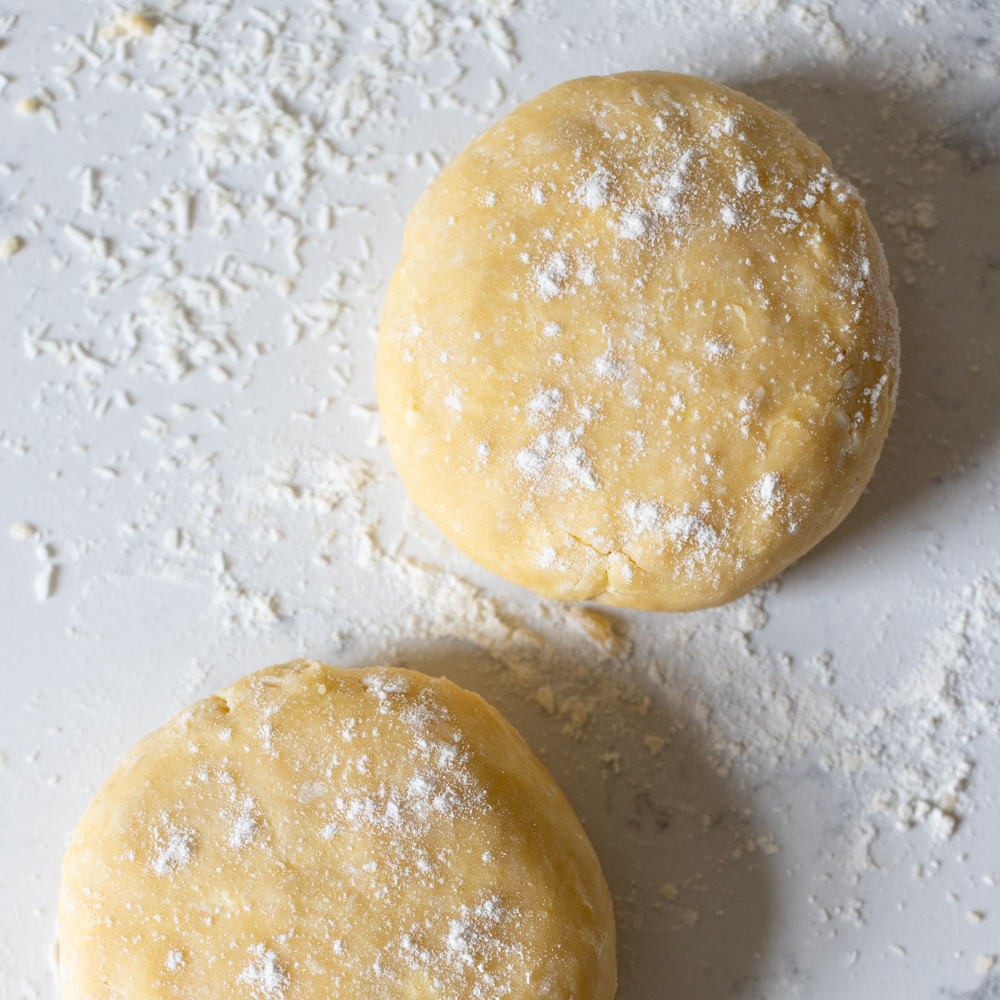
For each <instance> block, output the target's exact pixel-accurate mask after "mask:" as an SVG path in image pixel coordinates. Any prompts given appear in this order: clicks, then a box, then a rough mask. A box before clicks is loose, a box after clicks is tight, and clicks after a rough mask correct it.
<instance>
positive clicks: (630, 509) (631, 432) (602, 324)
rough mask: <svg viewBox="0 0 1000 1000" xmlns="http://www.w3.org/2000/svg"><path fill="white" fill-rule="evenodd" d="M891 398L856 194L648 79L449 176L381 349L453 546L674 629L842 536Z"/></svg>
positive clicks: (533, 104)
mask: <svg viewBox="0 0 1000 1000" xmlns="http://www.w3.org/2000/svg"><path fill="white" fill-rule="evenodd" d="M898 379H899V327H898V318H897V312H896V306H895V303H894V301H893V298H892V294H891V292H890V290H889V275H888V269H887V265H886V262H885V257H884V255H883V253H882V248H881V245H880V244H879V241H878V237H877V235H876V233H875V230H874V229H873V227H872V225H871V222H870V221H869V219H868V216H867V214H866V212H865V209H864V205H863V203H862V200H861V197H860V196H859V195H858V193H857V192H856V191H855V190H854V188H853V187H851V185H850V184H848V183H846V182H845V181H843V180H841V179H839V178H838V177H837V176H836V175H835V174H834V173H833V170H832V168H831V164H830V160H829V158H828V157H827V156H826V155H825V154H824V153H823V151H822V150H821V149H820V148H819V147H818V146H817V145H816V144H815V143H813V142H811V141H810V140H809V139H807V138H806V136H805V135H804V134H803V133H802V132H801V131H799V129H798V128H796V127H795V126H794V125H793V124H792V123H791V122H789V121H788V120H787V119H786V118H784V117H783V116H782V115H780V114H778V113H777V112H775V111H772V110H771V109H770V108H767V107H765V106H764V105H762V104H760V103H758V102H757V101H754V100H752V99H751V98H749V97H747V96H745V95H744V94H740V93H737V92H736V91H734V90H730V89H729V88H728V87H723V86H720V85H719V84H715V83H710V82H708V81H706V80H700V79H697V78H695V77H690V76H679V75H675V74H670V73H655V72H645V73H621V74H616V75H614V76H608V77H587V78H585V79H581V80H573V81H570V82H568V83H564V84H562V85H560V86H558V87H555V88H554V89H552V90H550V91H548V92H547V93H545V94H542V95H541V96H540V97H537V98H535V99H534V100H531V101H528V102H527V103H525V104H523V105H521V106H520V107H519V108H517V109H515V110H514V111H512V112H511V113H510V114H508V115H507V116H506V117H505V118H503V119H502V120H501V121H499V122H498V123H497V124H496V125H494V126H493V127H492V128H490V129H489V130H488V131H486V132H485V133H484V134H483V135H481V136H480V137H479V138H478V139H476V140H475V141H474V142H473V143H472V144H471V145H470V146H469V147H468V148H467V149H466V150H465V151H464V152H462V153H461V154H460V155H459V156H457V157H456V158H455V159H454V160H453V161H452V162H451V163H450V164H449V165H448V167H447V168H446V169H445V170H443V171H442V172H441V174H440V175H439V176H438V177H437V178H436V179H435V181H434V182H433V183H432V184H431V185H430V187H429V188H428V189H427V191H425V193H424V194H423V196H422V197H421V198H420V200H419V201H418V203H417V205H416V207H415V208H414V210H413V213H412V214H411V216H410V219H409V222H408V223H407V227H406V233H405V237H404V241H403V252H402V258H401V260H400V263H399V265H398V267H397V269H396V272H395V274H394V275H393V279H392V282H391V285H390V288H389V291H388V295H387V298H386V304H385V308H384V311H383V315H382V322H381V326H380V334H379V346H378V393H379V403H380V412H381V416H382V421H383V425H384V428H385V433H386V437H387V439H388V442H389V446H390V449H391V451H392V455H393V458H394V460H395V462H396V465H397V468H398V469H399V472H400V475H401V476H402V479H403V481H404V483H405V485H406V488H407V490H408V491H409V494H410V496H411V498H412V499H413V501H414V503H416V505H417V506H418V507H420V508H421V510H423V511H424V512H425V513H426V514H427V515H428V516H429V517H430V518H431V519H432V520H433V521H434V522H435V523H436V524H437V525H438V526H439V527H440V528H441V529H442V530H443V531H444V532H445V534H446V535H447V536H448V537H449V538H450V539H451V541H452V542H454V544H455V545H457V546H458V548H460V549H461V550H462V551H463V552H464V553H465V554H466V555H468V556H470V557H471V558H473V559H475V560H476V561H477V562H479V563H480V564H482V565H483V566H485V567H486V568H488V569H490V570H492V571H494V572H496V573H498V574H499V575H501V576H503V577H505V578H506V579H508V580H512V581H514V582H515V583H519V584H522V585H524V586H526V587H530V588H531V589H532V590H534V591H535V592H537V593H539V594H541V595H543V596H545V597H549V598H556V599H560V600H569V601H585V600H597V601H603V602H605V603H607V604H611V605H620V606H624V607H633V608H644V609H649V610H664V611H687V610H692V609H695V608H702V607H708V606H711V605H715V604H722V603H724V602H726V601H730V600H733V599H735V598H737V597H739V596H740V595H741V594H744V593H745V592H746V591H748V590H750V589H751V588H753V587H755V586H757V585H758V584H760V583H763V582H764V581H766V580H767V579H769V578H770V577H772V576H774V575H775V574H776V573H778V572H780V571H781V570H782V569H784V568H785V567H786V566H788V565H789V563H791V562H792V561H794V560H795V559H797V558H798V557H799V556H801V555H802V554H803V553H804V552H806V551H807V550H808V549H810V548H811V547H812V546H813V545H815V544H816V543H817V542H818V541H819V540H820V539H821V538H823V537H824V536H825V535H826V534H827V533H828V532H830V531H832V530H833V529H834V528H835V527H836V526H837V525H838V524H839V523H840V522H841V521H842V520H843V518H844V517H845V516H846V515H847V513H848V511H850V509H851V508H852V507H853V506H854V503H855V502H856V500H857V499H858V497H859V496H860V494H861V491H862V489H863V488H864V486H865V484H866V483H867V482H868V480H869V478H870V477H871V474H872V472H873V470H874V467H875V463H876V461H877V460H878V456H879V453H880V451H881V447H882V442H883V440H884V438H885V434H886V431H887V430H888V427H889V422H890V419H891V417H892V412H893V408H894V403H895V398H896V391H897V385H898Z"/></svg>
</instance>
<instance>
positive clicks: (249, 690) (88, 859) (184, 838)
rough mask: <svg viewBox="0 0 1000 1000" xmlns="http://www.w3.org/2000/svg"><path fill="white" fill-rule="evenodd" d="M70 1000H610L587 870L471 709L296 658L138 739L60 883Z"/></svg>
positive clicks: (525, 776)
mask: <svg viewBox="0 0 1000 1000" xmlns="http://www.w3.org/2000/svg"><path fill="white" fill-rule="evenodd" d="M59 942H60V971H61V980H62V996H63V1000H84V998H94V1000H97V998H100V1000H145V998H152V997H157V998H163V997H177V998H184V1000H196V998H212V1000H215V998H217V997H226V998H241V997H243V998H247V1000H255V998H256V1000H329V998H331V997H351V998H356V1000H369V998H371V1000H375V998H380V1000H381V998H384V1000H389V998H392V1000H401V998H407V1000H425V998H426V1000H430V998H432V997H433V998H454V1000H466V998H472V997H476V998H482V1000H493V998H497V1000H499V998H501V997H504V998H510V1000H518V998H524V1000H528V998H532V1000H534V998H536V997H539V996H546V997H551V998H553V1000H569V998H571V997H572V998H574V1000H611V998H612V997H613V996H614V992H615V934H614V922H613V917H612V911H611V899H610V895H609V893H608V889H607V886H606V885H605V882H604V879H603V877H602V875H601V870H600V866H599V864H598V861H597V857H596V855H595V854H594V851H593V848H592V847H591V845H590V842H589V841H588V840H587V837H586V835H585V834H584V832H583V829H582V828H581V826H580V824H579V822H578V821H577V818H576V816H575V815H574V814H573V810H572V809H571V808H570V805H569V803H568V802H567V801H566V798H565V797H564V796H563V794H562V792H560V790H559V789H558V787H557V786H556V784H555V782H554V781H553V780H552V777H551V776H550V775H549V773H548V771H547V770H546V769H545V768H544V767H543V766H542V764H541V763H539V761H538V759H537V758H536V757H535V756H534V755H533V754H532V753H531V751H530V750H529V749H528V747H527V745H526V744H525V743H524V741H523V740H522V739H521V738H520V736H518V734H517V733H516V732H515V730H514V729H513V728H512V727H511V726H509V725H508V724H507V723H506V722H505V721H504V720H503V719H502V718H501V716H500V715H499V713H498V712H496V711H495V710H494V709H493V708H491V707H490V706H489V705H488V704H486V702H484V701H483V700H482V698H480V697H479V696H478V695H475V694H471V693H469V692H468V691H463V690H462V689H461V688H459V687H457V686H456V685H454V684H452V683H451V682H450V681H447V680H445V679H443V678H442V679H440V680H434V679H431V678H429V677H426V676H424V675H423V674H418V673H414V672H412V671H408V670H399V669H389V668H376V669H371V670H364V671H346V670H340V669H337V668H335V667H328V666H324V665H322V664H320V663H315V662H308V661H298V662H296V663H291V664H288V665H286V666H283V667H273V668H271V669H268V670H263V671H260V672H259V673H256V674H251V675H250V676H248V677H246V678H244V679H243V680H241V681H239V682H238V683H236V684H234V685H233V686H232V687H229V688H226V689H225V690H224V691H222V692H220V694H218V695H216V696H215V697H212V698H207V699H206V700H204V701H201V702H198V703H197V704H196V705H193V706H192V707H191V708H189V709H187V710H186V711H184V712H182V713H181V714H180V715H178V716H177V717H176V718H175V719H174V720H173V721H172V722H170V723H168V724H167V725H166V726H164V727H163V728H162V729H159V730H157V731H156V732H155V733H153V734H151V735H150V736H147V737H146V738H145V739H144V740H142V741H141V742H140V743H139V744H138V745H137V746H136V747H135V748H134V749H133V750H132V751H131V752H130V753H129V754H128V755H127V756H126V757H125V759H124V760H123V761H122V762H121V764H119V766H118V768H117V769H116V770H115V772H114V774H113V775H112V776H111V778H110V779H109V781H108V782H107V784H106V785H105V786H104V787H103V788H102V789H101V791H100V792H99V793H98V794H97V797H96V798H95V799H94V801H93V802H92V803H91V805H90V807H89V808H88V809H87V812H86V814H85V815H84V817H83V819H82V821H81V822H80V825H79V827H78V828H77V830H76V832H75V833H74V835H73V839H72V842H71V844H70V848H69V851H68V853H67V855H66V859H65V862H64V864H63V882H62V892H61V898H60V906H59Z"/></svg>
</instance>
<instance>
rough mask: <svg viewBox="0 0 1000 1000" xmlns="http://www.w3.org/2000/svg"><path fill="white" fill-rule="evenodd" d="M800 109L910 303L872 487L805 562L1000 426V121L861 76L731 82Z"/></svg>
mask: <svg viewBox="0 0 1000 1000" xmlns="http://www.w3.org/2000/svg"><path fill="white" fill-rule="evenodd" d="M725 82H727V83H728V84H729V85H730V86H732V87H734V88H736V89H738V90H742V91H744V92H745V93H748V94H750V95H751V96H752V97H755V98H757V99H758V100H760V101H762V102H763V103H765V104H767V105H769V106H770V107H773V108H776V109H777V110H780V111H782V112H785V113H788V114H789V115H790V117H792V118H793V119H794V121H795V122H796V124H798V126H799V127H800V128H801V129H802V130H803V131H804V132H805V133H806V134H807V135H808V136H809V137H810V138H811V139H814V140H815V141H816V142H818V143H819V144H820V145H821V146H822V147H823V149H824V150H825V151H826V152H827V153H828V154H829V156H830V158H831V159H832V160H833V164H834V168H835V170H836V171H837V172H838V173H839V174H841V176H844V177H846V178H847V179H849V180H851V181H852V182H853V183H854V184H855V185H856V186H857V187H858V189H859V190H860V191H861V193H862V195H863V196H864V198H865V202H866V204H867V208H868V213H869V215H870V216H871V219H872V222H873V223H874V225H875V228H876V230H877V231H878V234H879V237H880V239H881V241H882V244H883V247H884V248H885V252H886V257H887V259H888V261H889V270H890V273H891V276H892V285H893V292H894V294H895V297H896V303H897V305H898V307H899V320H900V329H901V338H902V377H901V380H900V390H899V398H898V401H897V406H896V414H895V418H894V420H893V423H892V427H891V428H890V431H889V436H888V438H887V439H886V443H885V447H884V448H883V451H882V457H881V459H880V461H879V464H878V466H877V467H876V470H875V474H874V476H873V478H872V480H871V483H870V484H869V486H868V488H867V490H866V491H865V493H864V494H863V495H862V497H861V499H860V500H859V501H858V504H857V506H856V507H855V508H854V510H853V511H852V512H851V513H850V514H849V515H848V517H847V518H846V519H845V521H844V523H843V524H842V525H841V526H840V527H839V528H838V529H837V530H836V531H834V532H833V533H832V534H831V535H830V536H828V538H826V539H825V540H824V541H823V542H821V543H820V544H819V545H818V546H817V547H816V548H814V549H813V550H812V551H811V552H810V553H809V554H808V555H807V556H806V557H804V558H803V560H802V562H803V563H804V562H805V561H806V560H809V561H812V562H814V563H817V562H822V561H823V560H825V559H827V558H829V557H830V556H831V555H832V554H833V553H834V552H835V551H836V550H837V549H838V548H839V547H841V546H844V545H848V544H852V543H854V544H857V543H862V542H864V541H865V540H866V537H867V536H868V535H869V534H870V533H871V532H872V530H873V529H874V530H877V528H878V525H879V523H880V522H881V521H883V520H884V519H885V518H886V517H888V516H890V515H893V516H895V515H897V514H898V513H899V512H900V511H901V510H902V509H904V508H906V507H908V506H910V505H913V504H922V503H923V504H926V503H927V502H928V501H930V502H931V503H933V494H934V493H935V492H936V491H940V490H942V489H944V490H947V487H948V485H949V484H950V483H952V482H954V481H955V480H957V479H959V478H960V477H961V476H962V475H963V474H964V473H966V472H968V471H970V470H974V469H975V468H976V467H977V465H978V463H979V461H980V457H981V456H982V455H984V454H985V453H986V452H989V451H991V450H993V449H994V448H995V446H996V442H997V438H998V429H1000V392H998V391H997V386H998V384H1000V351H998V341H1000V329H998V318H1000V244H998V242H997V233H998V232H1000V141H998V138H1000V127H998V122H997V121H995V119H996V118H997V114H996V108H995V107H993V106H992V105H990V106H987V105H985V104H984V105H983V107H982V109H981V110H980V111H979V112H977V113H973V114H969V115H967V116H966V117H965V118H962V119H958V118H955V117H954V116H952V117H950V118H949V116H948V113H947V112H946V111H945V110H944V109H943V108H942V107H941V106H939V104H938V102H939V101H940V100H941V98H940V97H938V96H937V95H936V93H935V92H933V91H932V92H924V93H920V94H910V95H908V96H907V95H900V94H897V95H896V96H894V97H893V96H891V95H890V94H889V92H888V91H887V89H886V88H885V87H884V86H877V85H875V84H873V85H871V86H865V84H864V81H863V80H858V79H856V78H853V79H851V80H849V81H848V80H845V79H842V78H833V79H829V80H827V79H824V78H823V77H822V75H821V74H818V75H817V76H809V77H805V76H781V77H776V78H772V79H768V80H760V81H753V82H749V81H741V80H733V81H725Z"/></svg>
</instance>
